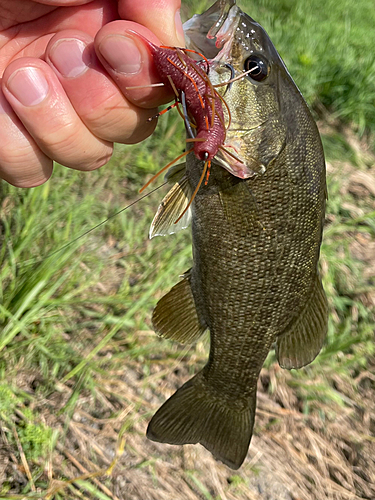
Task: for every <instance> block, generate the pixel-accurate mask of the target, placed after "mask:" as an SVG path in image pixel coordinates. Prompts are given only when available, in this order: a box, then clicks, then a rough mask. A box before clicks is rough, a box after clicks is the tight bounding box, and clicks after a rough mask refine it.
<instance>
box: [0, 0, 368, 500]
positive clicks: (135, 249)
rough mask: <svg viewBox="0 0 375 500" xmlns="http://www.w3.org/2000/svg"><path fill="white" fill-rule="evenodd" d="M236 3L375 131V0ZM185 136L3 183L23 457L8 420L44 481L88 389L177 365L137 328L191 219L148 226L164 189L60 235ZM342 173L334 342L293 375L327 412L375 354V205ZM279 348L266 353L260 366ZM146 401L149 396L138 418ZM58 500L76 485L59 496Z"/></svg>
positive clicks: (342, 153)
mask: <svg viewBox="0 0 375 500" xmlns="http://www.w3.org/2000/svg"><path fill="white" fill-rule="evenodd" d="M193 4H194V5H193ZM198 4H199V5H200V8H201V10H202V9H203V7H202V3H201V2H197V1H195V2H190V3H189V5H190V6H191V7H197V5H198ZM240 4H241V5H242V6H243V8H244V9H245V10H247V12H248V13H249V14H250V15H252V16H253V17H254V18H255V19H256V20H258V21H260V22H261V23H262V24H263V25H264V26H265V27H266V28H267V30H268V31H269V33H270V35H271V37H272V38H273V40H274V41H275V45H276V46H277V48H278V49H279V51H280V52H281V54H282V56H283V57H284V59H285V60H286V62H287V64H288V66H289V69H290V71H291V73H292V75H293V77H294V78H295V80H296V81H297V83H298V85H299V86H300V87H301V89H302V91H303V92H304V94H305V95H306V97H307V99H308V101H309V103H310V104H312V105H314V106H315V107H316V108H318V104H319V103H321V104H323V105H324V106H328V107H329V108H330V109H331V110H332V111H333V112H334V113H335V116H337V117H340V118H342V119H344V120H347V121H349V122H350V123H352V124H354V126H355V127H356V128H357V129H358V130H360V131H363V130H364V129H365V128H368V129H373V128H374V126H375V115H374V106H373V104H372V102H371V100H372V98H373V95H375V88H374V85H375V83H374V79H373V72H374V71H373V67H372V46H373V42H374V36H375V35H374V31H373V25H374V23H375V13H374V12H373V9H372V8H370V7H371V2H366V1H364V0H358V1H357V2H356V3H352V2H350V1H349V0H346V1H344V2H342V3H341V4H338V3H336V2H334V1H333V0H325V1H324V2H323V1H322V0H314V1H313V2H309V3H306V2H297V1H296V0H289V1H286V0H284V1H281V2H278V3H275V2H271V1H268V0H252V1H251V2H250V1H249V2H247V1H243V2H241V3H240ZM370 48H371V50H370ZM176 138H178V139H177V140H176ZM323 142H324V146H325V150H326V153H327V158H328V160H329V161H330V162H334V163H335V162H336V164H337V163H338V162H340V163H342V164H343V165H344V164H350V165H351V166H352V167H351V168H352V171H355V169H356V168H359V167H361V168H364V167H365V166H366V165H367V163H366V162H367V160H366V161H363V158H362V157H361V156H360V155H358V151H357V150H353V148H352V146H351V145H350V144H349V142H348V141H347V140H346V139H345V138H344V137H343V136H342V135H341V134H339V133H338V132H335V131H332V132H331V133H329V134H327V135H325V136H324V137H323ZM183 147H184V144H183V126H182V123H181V120H180V118H179V117H178V116H177V117H176V116H174V115H167V116H165V117H163V119H162V120H160V123H159V125H158V129H157V131H156V133H155V134H154V135H153V137H151V138H150V139H148V140H147V141H144V142H143V143H142V144H140V145H137V146H132V147H126V146H119V147H118V148H117V152H116V155H115V157H114V159H113V160H112V161H111V164H110V165H109V166H107V167H106V168H104V169H101V170H99V171H96V172H92V173H90V174H87V173H86V174H83V173H78V172H74V171H70V170H67V169H65V168H63V167H60V166H56V168H55V172H54V175H53V177H52V179H51V180H50V181H49V182H48V183H47V184H45V185H44V186H40V187H38V188H34V189H30V190H20V189H16V188H13V187H11V186H8V185H6V184H2V185H1V190H2V192H1V207H0V231H1V232H0V240H1V241H2V247H1V250H0V277H1V280H0V283H1V284H0V295H1V300H0V304H1V305H0V324H1V333H0V420H1V423H2V425H3V428H4V429H5V431H4V432H5V434H6V437H7V440H8V445H9V447H10V449H12V450H13V452H14V453H15V454H16V455H17V457H18V458H19V455H18V448H17V442H16V438H15V436H14V432H13V431H12V429H13V428H16V429H17V433H18V438H19V440H20V443H21V446H22V448H23V451H24V453H25V455H26V459H27V461H28V462H29V465H30V468H31V470H32V474H33V478H34V482H35V483H36V485H37V486H38V487H40V488H41V489H42V490H43V491H45V488H46V483H45V476H43V472H42V471H43V467H44V464H45V457H46V455H48V456H50V454H53V449H54V447H55V446H57V443H58V441H59V440H60V439H63V438H64V436H66V435H67V432H68V431H67V429H68V426H69V422H70V421H71V419H72V418H73V415H74V411H75V408H76V404H77V401H78V399H79V398H80V397H82V396H83V395H84V396H85V397H87V398H88V397H91V398H92V400H93V401H94V403H93V404H95V401H96V400H97V401H99V399H100V398H102V397H103V394H104V395H108V388H106V385H105V382H104V380H105V379H106V377H107V376H109V375H108V374H109V373H114V372H116V373H117V374H119V375H118V376H119V377H121V375H120V374H121V373H124V372H125V371H126V370H127V367H129V366H133V365H132V364H134V363H136V364H137V366H142V370H143V376H144V377H145V378H146V380H147V377H149V376H150V374H151V376H153V375H152V368H153V364H154V363H155V362H156V361H157V360H158V359H165V360H167V361H166V366H167V367H170V366H172V364H173V363H175V362H176V360H178V359H179V358H180V357H183V356H185V355H186V353H187V350H182V349H181V346H179V345H177V344H173V343H171V342H166V341H160V340H159V339H158V338H157V337H156V336H155V337H151V339H152V340H150V337H147V340H146V341H144V339H143V338H142V333H140V332H144V331H148V330H150V328H151V323H150V316H151V311H152V308H153V306H154V305H155V303H156V302H157V300H158V298H160V297H161V296H162V295H163V293H165V292H166V291H167V290H168V289H169V288H170V287H171V286H172V285H173V284H174V283H176V281H177V279H178V275H179V274H182V273H183V272H184V271H186V270H187V269H188V268H189V266H190V265H191V244H190V235H189V232H185V233H180V234H178V235H174V236H171V237H166V238H156V239H153V240H152V241H148V239H147V234H148V227H149V224H150V222H151V220H152V216H153V214H154V212H155V210H156V207H157V205H158V202H160V199H161V197H162V190H160V191H158V192H157V193H155V194H153V195H152V196H151V197H149V198H147V199H146V200H143V201H142V202H140V203H138V204H137V205H135V206H133V207H132V208H131V209H129V210H126V211H124V212H122V213H121V214H120V215H118V216H117V217H115V218H112V219H110V220H109V221H108V222H107V223H106V224H104V225H103V226H101V227H100V228H99V229H97V230H95V231H93V232H91V233H89V234H88V235H87V236H85V237H83V238H81V239H78V240H77V241H74V243H73V244H72V245H70V246H65V245H66V243H67V242H69V241H72V240H75V238H77V236H79V235H80V234H82V233H84V232H85V231H86V230H88V229H89V228H91V227H93V226H94V225H96V224H98V223H100V222H101V221H102V220H104V219H105V218H106V217H109V216H110V215H111V214H113V213H115V212H116V211H118V210H120V209H122V208H123V207H124V206H126V205H127V204H128V203H130V202H132V201H134V199H136V197H137V196H138V194H137V192H138V190H139V188H140V187H141V186H142V185H143V184H144V182H145V179H146V178H147V176H148V175H149V174H150V173H153V172H156V171H157V170H158V168H160V167H161V166H163V165H164V164H166V163H167V162H168V161H169V160H172V159H173V158H174V157H176V156H177V155H178V154H179V153H180V152H181V151H182V149H183ZM345 175H347V172H345V171H344V172H341V171H340V169H339V168H338V167H337V168H336V170H335V171H334V173H333V174H331V175H330V176H329V178H328V186H329V200H328V207H327V225H326V230H325V237H324V242H323V245H322V258H321V265H322V269H323V274H324V285H325V289H326V291H327V295H328V299H329V304H330V312H331V316H330V323H329V333H328V339H327V345H326V347H325V349H324V351H323V352H322V354H321V355H320V356H319V357H318V359H317V360H316V361H315V362H314V363H313V364H312V365H311V366H310V367H308V368H306V369H304V370H300V371H293V377H292V378H291V379H290V380H289V382H288V383H289V384H290V386H291V387H292V388H293V390H295V391H296V394H297V396H298V397H299V398H300V399H301V401H302V406H303V411H304V412H305V413H310V412H314V411H319V412H321V413H322V414H324V415H326V416H327V415H329V414H330V413H332V412H335V411H338V410H337V407H340V406H341V407H343V406H345V405H347V399H346V398H345V397H344V396H343V394H342V393H341V392H340V391H339V390H337V388H336V386H335V384H334V383H333V380H334V378H335V377H336V376H339V377H341V379H343V380H345V381H346V382H347V383H349V384H350V383H351V380H352V378H353V377H355V376H356V375H358V373H360V372H361V370H366V368H367V367H368V364H369V360H370V359H371V357H372V356H373V355H374V343H373V332H374V328H375V317H374V311H373V310H372V309H370V308H369V307H366V306H365V305H364V303H363V301H364V296H365V295H366V293H368V292H369V291H373V290H374V287H375V283H374V281H373V280H371V279H370V278H369V277H366V276H365V272H364V271H365V266H366V264H365V263H364V262H361V261H359V260H356V259H355V258H354V257H353V254H352V252H351V248H350V247H351V243H352V242H353V241H354V240H355V239H356V238H358V237H359V235H361V236H362V237H366V238H369V240H374V238H375V222H374V221H375V217H374V206H373V204H372V205H371V199H370V198H369V199H358V198H356V197H355V196H354V195H353V194H351V193H350V192H349V191H347V190H346V191H343V189H342V179H343V178H344V177H345ZM164 192H165V191H164ZM348 206H349V207H350V206H356V207H359V208H360V209H361V210H362V213H363V214H364V215H360V216H358V215H356V214H355V213H354V212H353V211H351V210H350V209H348V208H347V207H348ZM60 248H62V250H61V251H59V252H56V250H58V249H60ZM50 254H51V255H50ZM49 255H50V257H49ZM202 346H203V345H202V344H200V345H199V346H198V347H197V348H195V349H193V351H192V352H193V354H194V359H195V361H194V364H191V365H189V370H190V372H191V373H193V372H194V370H196V369H197V368H196V365H197V366H199V365H201V364H202V362H203V360H204V358H205V352H204V349H203V347H202ZM273 361H274V354H273V353H271V354H270V357H269V359H268V360H267V363H266V366H270V364H271V363H272V362H273ZM195 363H196V365H195ZM160 377H162V375H160ZM152 380H153V381H154V380H155V379H152ZM312 381H313V383H312ZM153 383H154V382H153ZM61 387H64V394H65V392H66V390H67V389H66V388H68V389H69V391H70V392H69V396H68V397H67V398H66V400H65V401H64V404H63V405H60V406H59V404H56V407H53V410H52V414H54V412H55V410H56V418H57V419H58V418H62V421H63V423H64V426H65V427H64V429H63V430H62V431H61V434H59V440H58V439H57V438H56V436H55V435H53V432H54V430H53V429H54V422H53V421H51V422H45V421H44V417H43V414H41V413H40V411H41V408H43V404H44V402H45V401H47V402H48V404H52V403H50V398H51V397H53V395H55V394H57V395H58V394H59V391H62V389H61ZM146 389H147V387H146V382H145V387H144V390H146ZM270 390H271V391H272V387H271V388H270ZM108 397H109V399H110V396H108ZM117 397H118V400H119V401H120V400H121V401H122V402H123V403H124V404H125V403H128V404H132V405H134V404H135V403H134V401H132V400H131V399H128V395H127V394H120V393H119V394H118V395H117ZM137 404H138V407H139V405H141V404H142V402H137ZM47 407H48V405H47ZM138 407H136V408H138ZM118 412H119V413H120V410H118ZM47 413H48V411H47ZM114 413H115V414H116V412H114ZM149 414H150V410H149V409H146V410H144V413H143V414H142V415H143V416H142V417H141V418H146V417H147V416H149ZM134 415H137V413H136V412H135V414H134ZM134 415H133V416H131V417H129V420H127V421H126V431H127V432H134V431H133V423H134V420H135V419H136V416H134ZM59 422H60V423H61V420H59ZM124 425H125V424H124ZM47 448H49V449H48V450H47ZM150 459H151V460H152V457H151V458H150ZM146 466H148V465H145V467H146ZM198 477H199V476H197V475H196V474H195V472H194V471H193V472H189V474H188V475H187V481H189V482H190V483H194V484H195V487H196V488H197V489H198V490H199V492H200V495H201V496H202V497H203V498H212V495H211V493H210V492H209V491H208V490H207V489H206V486H205V485H204V484H203V483H201V481H200V479H198ZM233 477H236V476H233ZM234 483H235V485H236V481H234ZM80 485H81V488H82V491H85V494H87V495H91V496H92V498H105V496H103V495H104V494H103V493H102V492H99V493H98V491H93V490H92V488H93V486H92V483H89V482H87V481H82V482H81V483H80ZM12 487H13V486H12V485H11V484H10V483H9V482H5V483H4V484H3V486H2V487H0V495H4V496H3V498H6V496H5V495H6V494H7V492H8V491H9V490H10V489H11V488H12ZM1 488H2V489H1ZM90 489H91V490H90ZM19 492H20V493H22V494H25V495H28V497H29V498H32V494H31V493H30V485H27V486H22V487H21V486H20V490H19ZM100 495H102V496H100ZM25 497H26V496H25ZM55 498H66V497H64V495H62V496H61V494H60V493H59V494H56V496H55ZM72 498H75V496H73V493H72ZM90 498H91V497H90Z"/></svg>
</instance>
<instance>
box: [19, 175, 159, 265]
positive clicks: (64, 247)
mask: <svg viewBox="0 0 375 500" xmlns="http://www.w3.org/2000/svg"><path fill="white" fill-rule="evenodd" d="M166 184H168V181H166V182H164V183H163V184H160V186H158V187H156V188H154V189H153V190H152V191H150V192H149V193H146V194H144V195H143V196H141V197H140V198H137V199H136V200H134V201H132V202H131V203H129V205H127V206H126V207H124V208H122V209H121V210H119V211H118V212H115V213H114V214H112V215H110V216H109V217H107V218H106V219H104V220H102V221H101V222H99V224H96V226H94V227H92V228H90V229H88V230H87V231H85V232H83V233H82V234H80V235H79V236H77V237H76V238H74V239H73V240H71V241H69V243H66V244H65V245H63V246H62V247H60V248H58V249H57V250H54V251H53V252H52V253H49V254H47V255H46V256H45V257H43V259H39V260H35V259H30V260H25V261H24V262H20V264H19V265H20V266H21V265H23V266H30V265H31V264H39V263H41V262H44V261H45V260H46V259H49V258H50V257H52V256H53V255H56V254H58V253H59V252H62V251H63V250H65V249H66V248H68V247H70V246H71V245H73V243H75V242H76V241H78V240H79V239H81V238H83V237H84V236H86V235H88V234H89V233H91V232H92V231H95V229H98V228H99V227H100V226H102V225H103V224H105V223H106V222H108V221H109V220H111V219H113V218H114V217H116V216H117V215H119V214H121V213H122V212H125V210H127V209H128V208H130V207H132V206H133V205H135V204H136V203H138V202H139V201H141V200H143V199H144V198H147V197H148V196H150V195H151V194H153V193H155V191H158V190H159V189H160V188H162V187H163V186H165V185H166Z"/></svg>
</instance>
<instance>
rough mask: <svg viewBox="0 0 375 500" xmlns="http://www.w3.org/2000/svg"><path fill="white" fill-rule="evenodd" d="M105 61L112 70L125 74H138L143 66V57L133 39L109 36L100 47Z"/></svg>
mask: <svg viewBox="0 0 375 500" xmlns="http://www.w3.org/2000/svg"><path fill="white" fill-rule="evenodd" d="M99 50H100V53H101V54H102V56H103V57H104V59H105V60H106V61H107V62H108V64H109V65H110V66H112V68H113V69H114V70H115V71H117V72H119V73H125V74H133V75H134V74H136V73H138V72H139V71H140V69H141V66H142V55H141V52H140V50H139V48H138V47H137V45H136V44H135V42H134V40H133V39H132V38H129V37H127V36H122V35H109V36H107V37H106V38H104V40H103V41H102V42H101V44H100V45H99Z"/></svg>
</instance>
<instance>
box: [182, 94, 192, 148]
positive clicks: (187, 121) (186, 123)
mask: <svg viewBox="0 0 375 500" xmlns="http://www.w3.org/2000/svg"><path fill="white" fill-rule="evenodd" d="M181 104H182V111H183V113H184V119H185V125H186V129H187V131H188V132H189V135H190V137H191V138H192V139H194V138H195V135H194V133H193V130H192V128H191V125H190V120H189V117H188V112H187V106H186V96H185V92H184V91H183V90H181Z"/></svg>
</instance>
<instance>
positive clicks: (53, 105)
mask: <svg viewBox="0 0 375 500" xmlns="http://www.w3.org/2000/svg"><path fill="white" fill-rule="evenodd" d="M180 4H181V0H136V1H135V0H118V1H116V0H16V1H15V0H0V72H1V74H2V86H1V88H2V91H0V178H2V179H4V180H6V181H8V182H9V183H11V184H13V185H15V186H18V187H33V186H38V185H40V184H42V183H43V182H45V181H46V180H47V179H48V178H49V177H50V176H51V174H52V168H53V161H57V162H59V163H61V164H62V165H65V166H67V167H70V168H74V169H78V170H93V169H95V168H99V167H101V166H102V165H104V164H105V163H107V162H108V160H109V159H110V157H111V154H112V150H113V143H114V142H120V143H125V144H133V143H136V142H140V141H142V140H143V139H145V138H146V137H148V136H149V135H150V134H151V133H152V132H153V130H154V128H155V126H156V121H155V120H154V121H152V122H148V121H147V118H148V117H149V116H151V115H153V114H155V113H156V110H155V109H154V108H155V107H157V106H159V105H160V104H163V103H165V102H168V101H169V100H170V99H171V98H172V97H173V95H170V94H168V93H167V92H166V90H164V89H163V88H160V87H159V88H146V89H136V90H130V89H129V90H127V89H126V87H128V86H129V87H130V86H137V85H147V84H149V83H155V82H158V78H157V74H156V71H155V68H154V66H153V62H152V58H151V56H150V54H149V52H148V49H147V45H146V44H145V43H144V42H143V40H142V38H141V37H138V36H137V35H136V34H135V33H134V32H135V31H136V32H138V33H140V34H141V35H143V36H144V37H145V38H148V39H149V40H151V41H152V42H154V43H155V44H160V43H163V44H166V45H173V46H175V45H179V46H182V45H183V43H184V40H183V33H182V26H181V21H180V20H179V8H180ZM112 21H113V22H112Z"/></svg>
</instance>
